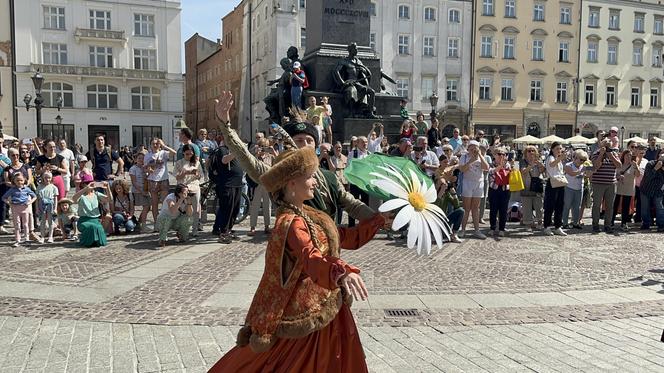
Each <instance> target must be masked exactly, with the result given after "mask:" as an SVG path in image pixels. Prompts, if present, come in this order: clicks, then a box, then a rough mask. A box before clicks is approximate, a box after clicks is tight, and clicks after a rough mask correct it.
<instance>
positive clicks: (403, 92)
mask: <svg viewBox="0 0 664 373" xmlns="http://www.w3.org/2000/svg"><path fill="white" fill-rule="evenodd" d="M397 96H399V97H406V98H408V97H410V79H409V78H408V77H400V78H397Z"/></svg>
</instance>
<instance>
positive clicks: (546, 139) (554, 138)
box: [541, 135, 567, 144]
mask: <svg viewBox="0 0 664 373" xmlns="http://www.w3.org/2000/svg"><path fill="white" fill-rule="evenodd" d="M541 141H542V143H543V144H551V143H554V142H559V143H561V144H567V140H565V139H563V138H562V137H558V136H556V135H549V136H547V137H543V138H542V139H541Z"/></svg>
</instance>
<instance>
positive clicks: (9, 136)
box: [2, 135, 18, 141]
mask: <svg viewBox="0 0 664 373" xmlns="http://www.w3.org/2000/svg"><path fill="white" fill-rule="evenodd" d="M2 137H3V138H4V139H5V141H15V140H18V139H17V138H16V137H14V136H12V135H4V136H2Z"/></svg>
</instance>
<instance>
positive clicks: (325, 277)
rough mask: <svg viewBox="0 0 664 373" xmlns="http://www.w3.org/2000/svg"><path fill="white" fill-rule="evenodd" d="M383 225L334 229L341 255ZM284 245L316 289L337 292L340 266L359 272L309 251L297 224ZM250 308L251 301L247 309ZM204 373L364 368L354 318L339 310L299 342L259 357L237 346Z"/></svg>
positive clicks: (346, 372) (281, 343) (330, 372)
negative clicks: (300, 262)
mask: <svg viewBox="0 0 664 373" xmlns="http://www.w3.org/2000/svg"><path fill="white" fill-rule="evenodd" d="M383 222H384V220H383V218H382V216H380V215H376V216H375V217H374V218H372V219H369V220H366V221H363V222H361V223H360V224H359V225H358V226H357V227H355V228H341V227H339V228H338V229H339V246H340V247H341V248H344V249H357V248H359V247H361V246H362V245H364V244H365V243H366V242H368V241H369V240H371V238H372V237H373V236H374V235H375V233H376V231H377V230H378V228H380V226H382V224H383ZM276 231H277V230H276V229H275V231H273V234H275V232H276ZM276 234H278V233H276ZM319 237H320V236H319ZM273 238H274V236H273ZM284 239H286V242H287V245H285V246H286V247H285V250H286V251H287V252H288V254H290V255H293V256H296V257H297V258H298V260H302V261H303V263H304V268H303V276H308V277H309V278H311V279H312V280H313V281H314V282H315V283H316V284H318V285H319V286H321V287H324V288H327V289H335V288H337V287H338V286H337V284H336V281H337V280H338V278H339V270H340V267H339V264H340V263H341V264H342V265H343V267H345V270H349V269H351V270H352V271H353V272H359V270H358V269H357V268H355V267H353V266H350V265H348V264H346V263H345V262H343V261H342V260H340V259H338V258H333V257H329V256H324V255H322V254H321V252H320V251H319V250H318V249H316V247H314V244H313V242H312V240H311V236H310V234H309V232H308V230H307V227H306V223H304V220H302V219H294V220H293V221H292V223H291V225H290V229H288V236H287V237H284ZM341 270H342V271H343V270H344V269H341ZM264 276H265V274H264ZM255 303H256V298H254V302H253V303H252V307H254V304H255ZM250 312H251V311H250ZM209 372H229V373H231V372H232V373H239V372H275V373H291V372H297V373H308V372H311V373H342V372H343V373H363V372H367V366H366V362H365V356H364V351H363V349H362V344H361V343H360V338H359V335H358V332H357V327H356V326H355V321H354V320H353V315H352V313H351V311H350V308H349V307H348V306H347V305H346V304H343V305H342V306H341V308H340V310H339V312H338V313H337V315H336V317H334V319H332V321H330V323H329V324H327V326H325V327H323V328H322V329H320V330H317V331H314V332H311V333H310V334H308V335H306V336H304V337H301V338H295V339H290V338H279V339H277V341H276V343H275V344H274V345H273V346H272V347H271V348H270V349H269V350H267V351H265V352H261V353H255V352H254V351H252V349H251V348H250V347H249V346H248V345H246V346H242V347H240V346H236V347H234V348H233V349H231V350H230V351H229V352H228V353H227V354H226V355H224V356H223V357H222V358H221V359H220V360H219V361H218V362H217V363H216V364H215V365H214V366H213V367H212V368H211V369H210V371H209Z"/></svg>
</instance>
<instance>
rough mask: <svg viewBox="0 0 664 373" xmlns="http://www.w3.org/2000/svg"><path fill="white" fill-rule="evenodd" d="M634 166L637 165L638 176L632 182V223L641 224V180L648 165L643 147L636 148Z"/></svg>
mask: <svg viewBox="0 0 664 373" xmlns="http://www.w3.org/2000/svg"><path fill="white" fill-rule="evenodd" d="M636 164H637V165H639V174H638V175H637V176H636V179H635V180H634V184H635V187H634V198H636V202H635V205H636V206H635V207H636V211H634V223H641V180H643V174H644V173H645V172H646V166H647V165H648V160H647V159H646V148H645V147H644V146H637V148H636Z"/></svg>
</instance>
